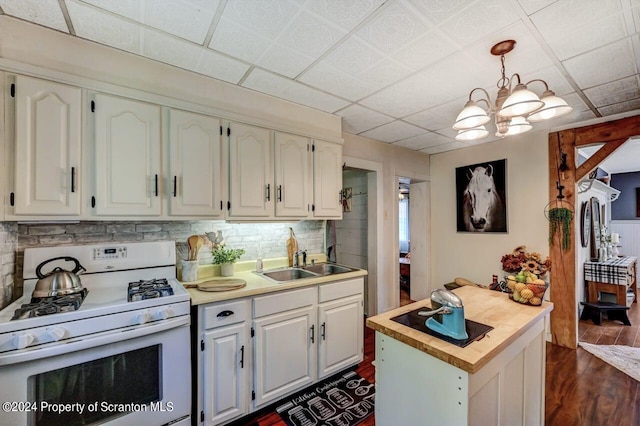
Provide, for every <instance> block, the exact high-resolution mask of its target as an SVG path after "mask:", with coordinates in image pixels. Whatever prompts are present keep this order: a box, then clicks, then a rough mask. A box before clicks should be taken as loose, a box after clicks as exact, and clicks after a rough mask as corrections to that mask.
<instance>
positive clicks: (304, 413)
mask: <svg viewBox="0 0 640 426" xmlns="http://www.w3.org/2000/svg"><path fill="white" fill-rule="evenodd" d="M374 399H375V387H374V385H373V384H371V383H369V382H368V381H366V380H365V379H364V378H363V377H361V376H360V375H359V374H357V373H356V372H355V371H350V372H348V373H345V374H342V375H339V376H337V377H336V376H334V377H331V378H329V379H327V380H325V381H323V382H320V383H318V384H316V385H314V386H313V387H311V388H307V389H305V390H304V391H302V392H298V393H296V394H294V395H292V396H291V397H289V399H288V400H287V401H286V402H285V403H283V404H281V405H279V406H278V407H277V408H276V412H277V413H278V414H279V415H280V417H281V418H282V420H284V422H285V423H286V424H287V425H288V426H308V425H322V426H354V425H357V424H358V423H360V422H362V421H363V420H364V419H366V418H367V417H369V416H370V415H371V414H373V412H374V402H375V401H374Z"/></svg>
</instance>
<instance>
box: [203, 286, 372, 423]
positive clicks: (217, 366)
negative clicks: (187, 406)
mask: <svg viewBox="0 0 640 426" xmlns="http://www.w3.org/2000/svg"><path fill="white" fill-rule="evenodd" d="M363 287H364V278H362V277H359V278H353V279H347V280H342V281H335V282H330V283H326V284H320V285H312V286H309V287H304V288H300V289H295V290H287V291H279V292H274V293H270V294H265V295H262V296H255V297H253V298H244V299H235V300H229V301H225V302H218V303H211V304H206V305H200V306H198V309H197V311H198V320H197V322H196V323H195V324H194V327H196V334H197V335H198V336H199V341H197V342H195V343H194V344H195V345H196V348H195V349H196V352H197V353H198V354H199V356H198V357H197V364H196V366H195V371H194V373H195V374H194V382H196V385H197V389H198V392H197V401H195V402H194V405H195V409H196V412H195V417H196V418H199V423H200V424H204V425H208V426H214V425H219V424H224V423H228V422H231V421H234V420H237V419H238V418H240V417H242V416H244V415H245V414H247V413H249V412H253V411H256V410H259V409H261V408H264V407H265V406H267V405H269V404H273V403H275V402H277V401H278V400H279V399H281V398H283V397H284V396H286V395H289V394H292V393H294V392H296V391H299V390H300V389H303V388H305V387H307V386H309V385H312V384H313V383H315V382H317V381H318V380H320V379H323V378H326V377H327V376H330V375H332V374H334V373H338V372H340V371H341V370H343V369H346V368H348V367H351V366H353V365H356V364H358V363H359V362H360V361H362V358H363V345H364V339H363V333H364V317H363V292H364V288H363Z"/></svg>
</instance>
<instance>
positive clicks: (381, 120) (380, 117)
mask: <svg viewBox="0 0 640 426" xmlns="http://www.w3.org/2000/svg"><path fill="white" fill-rule="evenodd" d="M336 115H339V116H341V117H342V118H343V120H342V129H343V130H344V131H345V132H347V133H351V134H354V135H357V134H358V133H362V132H364V131H366V130H369V129H372V128H374V127H378V126H380V125H382V124H385V123H389V122H391V121H393V118H391V117H389V116H387V115H384V114H381V113H379V112H376V111H373V110H370V109H368V108H365V107H363V106H361V105H358V104H353V105H349V106H348V107H346V108H344V109H342V110H340V111H337V112H336Z"/></svg>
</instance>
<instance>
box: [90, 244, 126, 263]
mask: <svg viewBox="0 0 640 426" xmlns="http://www.w3.org/2000/svg"><path fill="white" fill-rule="evenodd" d="M126 258H127V247H126V246H119V247H99V248H94V249H93V260H119V259H126Z"/></svg>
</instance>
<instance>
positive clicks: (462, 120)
mask: <svg viewBox="0 0 640 426" xmlns="http://www.w3.org/2000/svg"><path fill="white" fill-rule="evenodd" d="M515 45H516V41H515V40H504V41H501V42H500V43H497V44H496V45H494V46H493V47H492V48H491V54H492V55H495V56H500V62H501V64H502V69H501V72H502V77H501V78H500V80H498V83H497V86H498V94H497V96H496V102H495V104H494V103H492V102H491V96H489V93H488V92H487V91H486V90H484V89H483V88H481V87H476V88H475V89H473V90H472V91H471V92H470V93H469V100H468V101H467V103H466V104H465V105H464V108H463V109H462V111H461V112H460V114H458V117H457V118H456V122H455V123H454V124H453V126H452V127H453V129H454V130H458V134H457V135H456V140H458V141H471V140H476V139H482V138H484V137H487V136H488V135H489V131H488V130H487V129H486V127H485V124H487V123H488V122H489V121H490V120H491V115H493V116H494V121H495V125H496V133H495V135H496V136H498V137H501V138H504V137H505V136H512V135H518V134H521V133H524V132H528V131H529V130H531V129H532V127H533V126H532V125H531V124H530V123H532V122H538V121H544V120H548V119H551V118H556V117H561V116H563V115H566V114H569V113H570V112H571V111H573V108H571V107H570V106H569V105H567V102H565V101H564V99H562V98H560V97H558V96H556V94H555V93H553V91H551V90H549V86H548V85H547V82H545V81H544V80H540V79H535V80H531V81H529V82H527V83H526V84H523V83H522V82H521V81H520V75H519V74H517V73H516V74H513V75H512V76H511V78H507V77H506V76H505V68H504V55H505V54H507V53H509V52H511V51H512V50H513V48H514V47H515ZM514 82H516V84H515V87H513V89H512V87H511V86H512V84H513V83H514ZM533 83H542V84H543V85H544V92H543V93H542V97H541V98H539V97H538V95H536V94H535V93H533V92H532V91H530V90H529V89H528V88H527V86H529V85H530V84H533ZM477 92H481V93H483V94H484V96H485V97H480V99H477V100H473V99H472V96H473V94H474V93H477ZM480 102H484V103H485V104H486V105H487V107H486V110H485V109H483V108H481V107H480V106H478V103H480Z"/></svg>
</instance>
